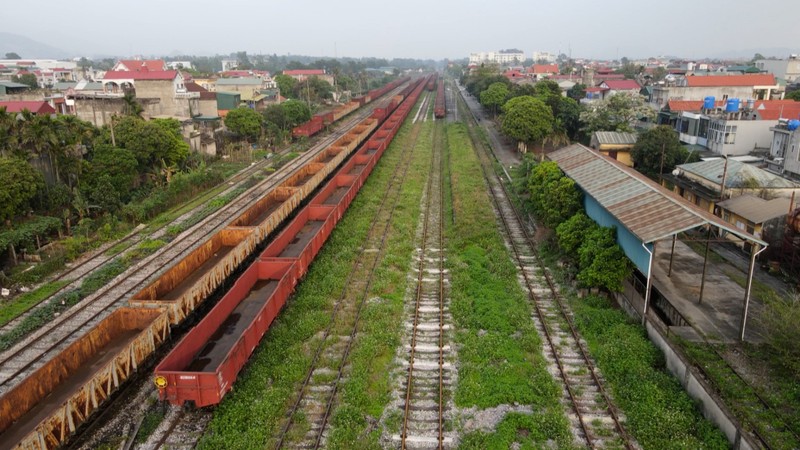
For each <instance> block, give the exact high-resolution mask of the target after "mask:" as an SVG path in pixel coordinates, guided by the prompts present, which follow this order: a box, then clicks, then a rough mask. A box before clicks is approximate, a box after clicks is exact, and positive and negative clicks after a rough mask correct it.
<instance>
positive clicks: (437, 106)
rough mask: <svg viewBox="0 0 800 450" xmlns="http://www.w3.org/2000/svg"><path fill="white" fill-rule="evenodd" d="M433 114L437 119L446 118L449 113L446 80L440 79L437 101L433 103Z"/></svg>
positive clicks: (437, 88)
mask: <svg viewBox="0 0 800 450" xmlns="http://www.w3.org/2000/svg"><path fill="white" fill-rule="evenodd" d="M433 115H434V117H436V118H437V119H444V117H445V116H446V115H447V103H446V101H445V98H444V80H438V83H437V87H436V101H434V103H433Z"/></svg>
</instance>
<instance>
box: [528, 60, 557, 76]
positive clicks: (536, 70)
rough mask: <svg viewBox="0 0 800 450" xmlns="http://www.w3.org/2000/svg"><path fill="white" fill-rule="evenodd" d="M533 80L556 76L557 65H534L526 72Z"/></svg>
mask: <svg viewBox="0 0 800 450" xmlns="http://www.w3.org/2000/svg"><path fill="white" fill-rule="evenodd" d="M526 72H527V74H528V76H530V77H532V78H533V79H535V80H543V79H545V78H550V77H552V76H553V75H558V73H559V70H558V64H534V65H532V66H530V67H529V68H528V70H527V71H526Z"/></svg>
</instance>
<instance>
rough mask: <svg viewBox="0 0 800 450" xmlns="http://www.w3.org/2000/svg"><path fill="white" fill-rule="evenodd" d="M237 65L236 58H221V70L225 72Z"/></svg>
mask: <svg viewBox="0 0 800 450" xmlns="http://www.w3.org/2000/svg"><path fill="white" fill-rule="evenodd" d="M237 67H239V61H238V60H236V59H223V60H222V71H223V72H225V71H227V70H234V69H236V68H237Z"/></svg>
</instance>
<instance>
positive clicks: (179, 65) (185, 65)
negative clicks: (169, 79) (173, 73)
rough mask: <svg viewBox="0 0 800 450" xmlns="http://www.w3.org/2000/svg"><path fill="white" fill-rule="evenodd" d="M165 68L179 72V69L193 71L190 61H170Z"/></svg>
mask: <svg viewBox="0 0 800 450" xmlns="http://www.w3.org/2000/svg"><path fill="white" fill-rule="evenodd" d="M167 68H168V69H172V70H181V69H189V70H191V69H194V66H192V62H191V61H170V62H168V63H167Z"/></svg>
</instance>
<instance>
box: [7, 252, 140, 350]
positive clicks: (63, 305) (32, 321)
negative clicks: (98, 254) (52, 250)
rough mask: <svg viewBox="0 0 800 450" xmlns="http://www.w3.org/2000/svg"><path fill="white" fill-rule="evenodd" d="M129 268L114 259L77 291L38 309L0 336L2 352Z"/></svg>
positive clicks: (122, 262) (71, 291)
mask: <svg viewBox="0 0 800 450" xmlns="http://www.w3.org/2000/svg"><path fill="white" fill-rule="evenodd" d="M127 267H128V265H127V263H126V262H124V261H123V260H121V259H119V258H117V259H114V260H112V261H111V262H109V263H107V264H106V265H105V266H103V267H102V268H100V269H99V270H96V271H95V272H94V273H92V274H91V275H89V276H88V277H86V278H85V279H84V280H83V281H82V282H81V285H80V287H78V288H77V289H71V290H69V291H66V292H62V293H61V294H58V295H57V296H56V297H54V298H53V299H52V300H51V301H50V302H49V303H48V304H47V305H45V306H43V307H41V308H38V309H36V310H35V311H33V312H32V313H31V314H30V315H28V316H27V317H25V319H23V320H22V321H21V322H20V323H19V324H18V325H17V326H16V327H14V328H13V329H11V330H10V331H8V332H6V333H3V334H0V351H5V350H7V349H9V348H10V347H11V346H12V345H14V344H15V343H17V342H19V341H20V340H22V339H23V338H24V337H25V336H27V335H28V334H29V333H31V332H33V331H35V330H37V329H38V328H40V327H41V326H42V325H44V324H46V323H47V322H50V321H51V320H53V319H54V318H55V317H57V316H58V315H59V314H61V313H62V312H64V311H66V310H67V309H69V308H70V307H72V306H74V305H75V304H77V303H78V302H79V301H81V300H82V299H84V298H86V297H88V296H89V295H91V294H93V293H94V292H95V291H97V290H99V289H100V288H101V287H103V286H105V285H106V284H108V282H109V281H111V280H112V279H113V278H114V277H116V276H117V275H119V274H121V273H122V272H124V271H125V269H127ZM40 301H41V300H40Z"/></svg>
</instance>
